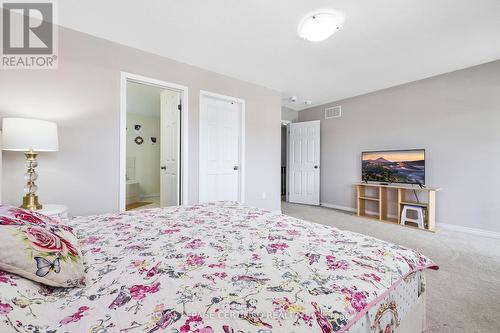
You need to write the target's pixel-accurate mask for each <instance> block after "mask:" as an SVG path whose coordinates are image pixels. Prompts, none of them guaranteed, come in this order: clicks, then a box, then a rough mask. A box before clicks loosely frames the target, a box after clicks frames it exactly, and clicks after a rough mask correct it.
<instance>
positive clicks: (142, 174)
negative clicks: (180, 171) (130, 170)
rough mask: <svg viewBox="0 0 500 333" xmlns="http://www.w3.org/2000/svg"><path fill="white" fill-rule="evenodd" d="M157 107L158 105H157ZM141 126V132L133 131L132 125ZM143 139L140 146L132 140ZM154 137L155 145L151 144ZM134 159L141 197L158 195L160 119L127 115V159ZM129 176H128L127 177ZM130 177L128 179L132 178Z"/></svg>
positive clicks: (132, 114)
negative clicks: (138, 137)
mask: <svg viewBox="0 0 500 333" xmlns="http://www.w3.org/2000/svg"><path fill="white" fill-rule="evenodd" d="M158 107H159V105H158ZM136 124H137V125H141V132H140V133H136V132H135V131H134V125H136ZM137 136H140V137H142V138H143V139H144V142H143V143H142V144H141V145H138V144H137V143H135V141H134V139H135V138H136V137H137ZM151 137H155V138H156V139H157V143H156V144H155V145H153V144H151V142H150V138H151ZM129 157H135V180H137V181H138V182H139V189H140V194H141V197H148V196H158V195H159V194H160V118H159V117H152V116H145V115H140V114H134V113H127V158H129ZM127 176H129V175H127ZM132 177H133V175H130V176H129V178H132Z"/></svg>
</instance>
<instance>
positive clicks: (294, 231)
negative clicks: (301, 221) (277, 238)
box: [286, 230, 300, 236]
mask: <svg viewBox="0 0 500 333" xmlns="http://www.w3.org/2000/svg"><path fill="white" fill-rule="evenodd" d="M286 232H287V234H289V235H290V236H300V231H298V230H287V231H286Z"/></svg>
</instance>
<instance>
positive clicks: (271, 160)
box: [0, 28, 281, 214]
mask: <svg viewBox="0 0 500 333" xmlns="http://www.w3.org/2000/svg"><path fill="white" fill-rule="evenodd" d="M59 34H60V37H59V46H60V47H59V69H57V70H20V71H18V70H5V71H1V73H0V118H2V117H6V116H16V117H17V116H19V117H31V118H40V119H47V120H52V121H55V122H57V123H58V124H59V131H60V151H59V152H57V153H46V154H41V155H40V158H39V162H40V167H39V172H40V178H39V181H38V184H39V188H40V190H39V194H40V198H41V200H43V202H45V203H62V204H67V205H68V206H69V208H70V212H71V213H72V214H92V213H102V212H112V211H117V210H118V207H119V199H118V197H119V193H118V190H119V108H120V71H126V72H130V73H135V74H140V75H144V76H148V77H152V78H155V79H159V80H164V81H168V82H173V83H178V84H181V85H185V86H188V87H189V202H190V203H194V202H197V200H198V119H199V92H200V90H207V91H211V92H215V93H220V94H224V95H229V96H234V97H238V98H242V99H244V100H245V101H246V119H245V120H246V201H247V203H249V204H251V205H254V206H258V207H262V208H265V209H270V210H279V209H280V171H279V164H280V120H281V96H280V93H278V92H276V91H273V90H270V89H267V88H263V87H260V86H256V85H253V84H249V83H246V82H243V81H239V80H236V79H232V78H229V77H226V76H223V75H219V74H216V73H213V72H210V71H206V70H202V69H199V68H196V67H193V66H189V65H186V64H182V63H179V62H176V61H173V60H170V59H166V58H164V57H160V56H156V55H153V54H149V53H146V52H142V51H139V50H136V49H133V48H129V47H126V46H123V45H119V44H116V43H112V42H109V41H106V40H103V39H99V38H95V37H92V36H89V35H86V34H82V33H79V32H75V31H72V30H69V29H66V28H60V29H59ZM3 157H4V169H3V180H4V182H3V199H4V201H5V202H7V203H11V204H20V199H21V197H22V195H23V184H24V180H23V173H24V162H23V156H22V154H20V153H13V152H5V153H4V156H3ZM263 192H265V193H266V195H265V196H264V195H262V193H263ZM264 197H265V198H264Z"/></svg>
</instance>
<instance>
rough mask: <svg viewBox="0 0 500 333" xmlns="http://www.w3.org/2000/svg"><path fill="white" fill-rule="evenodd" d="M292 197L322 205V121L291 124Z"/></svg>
mask: <svg viewBox="0 0 500 333" xmlns="http://www.w3.org/2000/svg"><path fill="white" fill-rule="evenodd" d="M288 128H289V134H288V135H289V137H288V152H289V157H288V169H289V172H288V177H289V179H288V184H289V190H288V191H289V194H288V201H290V202H296V203H303V204H311V205H319V176H320V164H319V162H320V121H319V120H315V121H306V122H302V123H292V124H290V125H289V126H288Z"/></svg>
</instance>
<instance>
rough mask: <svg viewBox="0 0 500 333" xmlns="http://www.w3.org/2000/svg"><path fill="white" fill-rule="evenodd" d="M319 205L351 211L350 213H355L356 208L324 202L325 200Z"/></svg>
mask: <svg viewBox="0 0 500 333" xmlns="http://www.w3.org/2000/svg"><path fill="white" fill-rule="evenodd" d="M320 205H321V206H322V207H326V208H332V209H337V210H343V211H346V212H351V213H356V212H357V210H356V209H355V208H352V207H347V206H340V205H334V204H329V203H326V202H321V203H320Z"/></svg>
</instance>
